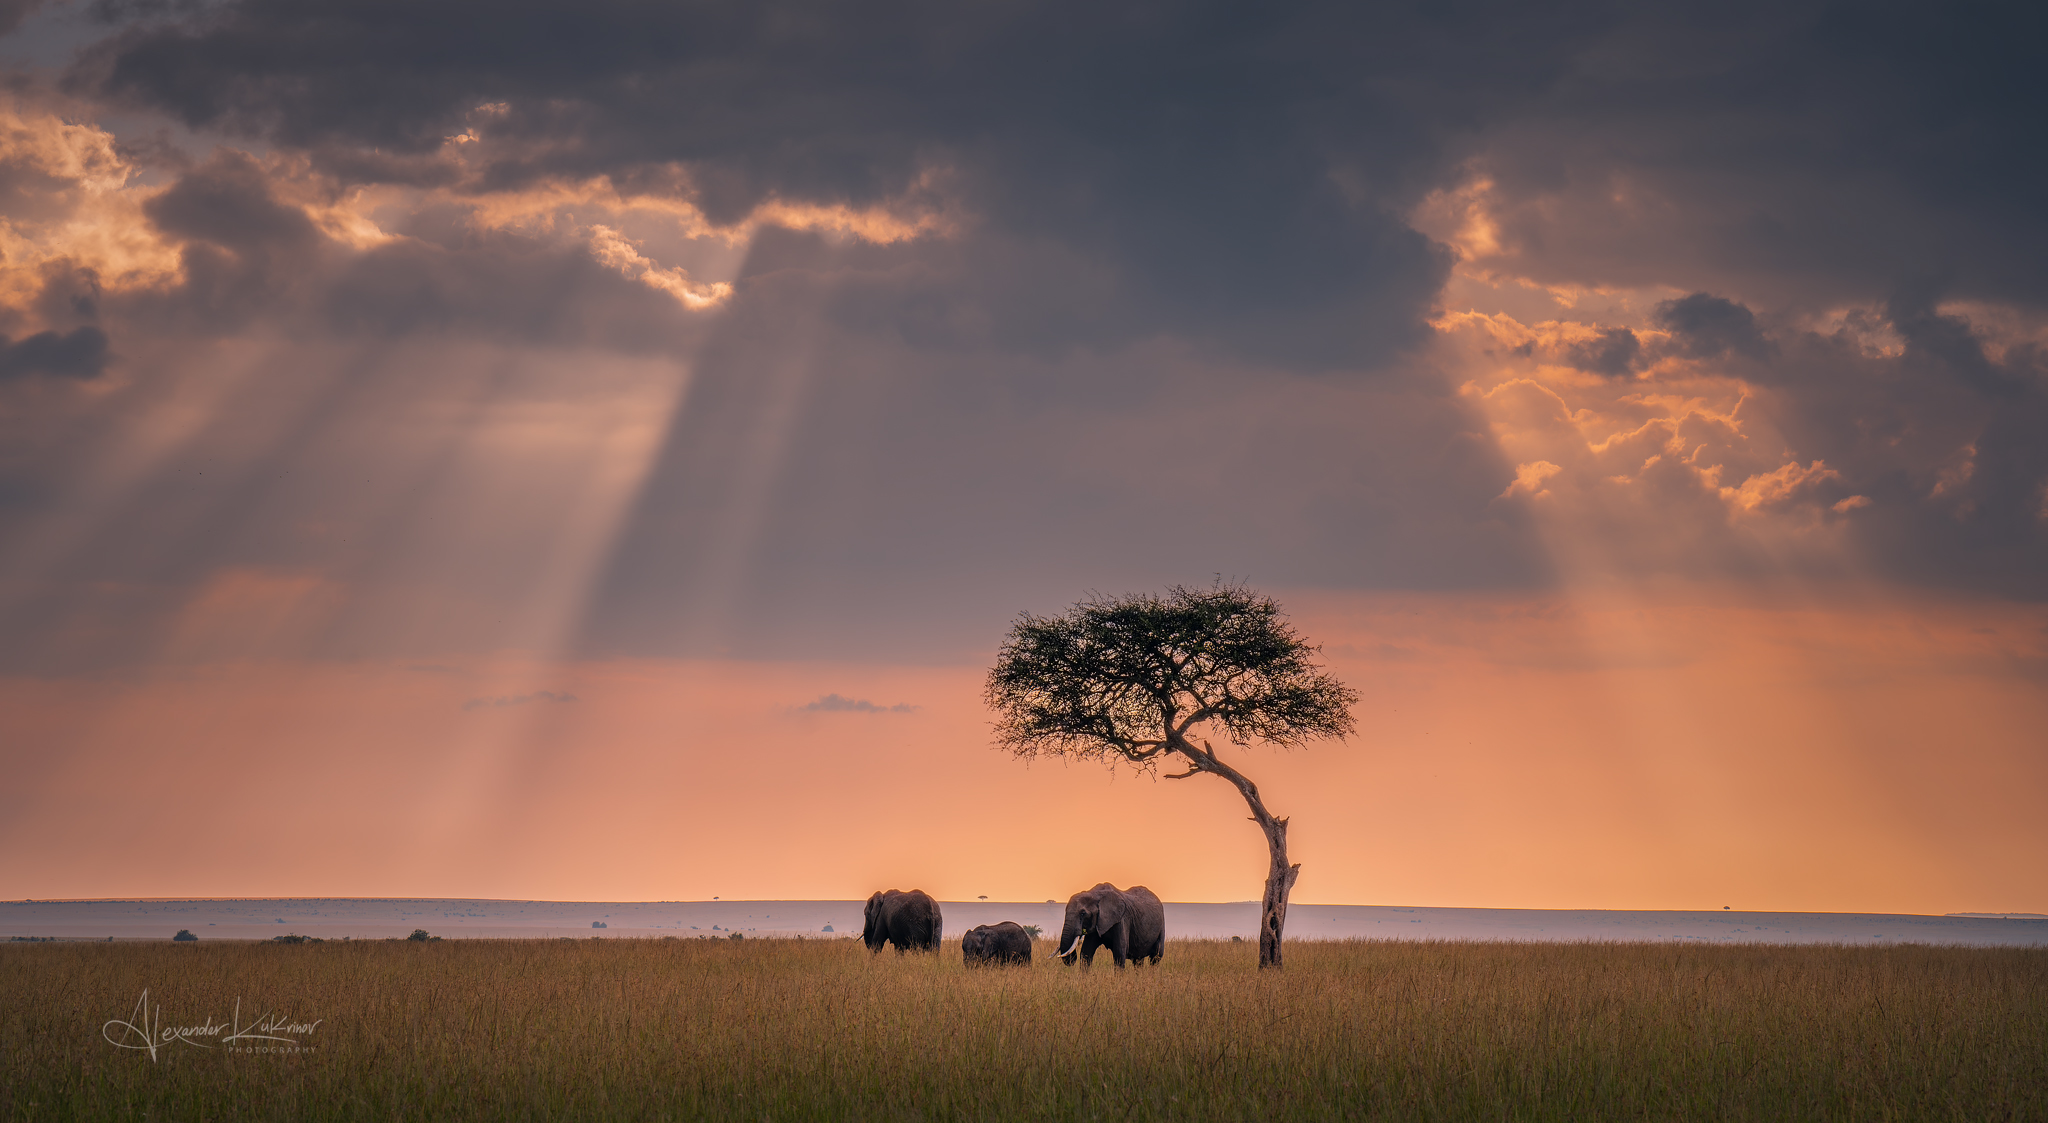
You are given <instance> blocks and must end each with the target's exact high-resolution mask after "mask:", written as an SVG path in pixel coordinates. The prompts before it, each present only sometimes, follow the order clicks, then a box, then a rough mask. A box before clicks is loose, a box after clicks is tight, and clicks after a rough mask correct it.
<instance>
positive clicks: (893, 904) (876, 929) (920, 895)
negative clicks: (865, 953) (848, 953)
mask: <svg viewBox="0 0 2048 1123" xmlns="http://www.w3.org/2000/svg"><path fill="white" fill-rule="evenodd" d="M944 928H945V917H944V916H943V915H941V914H940V912H939V903H938V902H937V901H934V900H932V897H931V894H929V893H927V892H925V891H924V890H922V889H912V890H911V891H910V892H908V893H905V892H903V891H902V890H900V889H891V890H888V891H887V892H882V893H876V894H875V895H874V896H872V897H869V898H868V907H867V925H866V927H864V928H862V929H861V933H860V938H861V940H862V941H863V942H865V943H866V944H867V945H868V950H869V951H873V952H879V951H881V950H882V945H884V944H895V945H896V954H897V955H902V954H903V953H904V952H906V951H937V950H939V933H940V932H941V931H943V930H944Z"/></svg>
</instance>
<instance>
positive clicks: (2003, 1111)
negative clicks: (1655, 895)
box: [0, 940, 2048, 1120]
mask: <svg viewBox="0 0 2048 1123" xmlns="http://www.w3.org/2000/svg"><path fill="white" fill-rule="evenodd" d="M1048 947H1049V945H1047V944H1044V943H1041V944H1040V948H1041V950H1044V949H1047V948H1048ZM1287 956H1288V966H1287V970H1286V972H1285V973H1284V974H1260V973H1259V972H1258V971H1256V970H1255V969H1254V964H1255V962H1256V949H1255V947H1254V946H1253V945H1250V944H1230V943H1215V942H1200V941H1176V942H1174V943H1173V944H1171V945H1170V947H1169V949H1168V953H1167V958H1166V961H1165V963H1164V964H1163V965H1162V966H1161V967H1160V968H1158V969H1156V970H1154V969H1145V970H1136V971H1126V972H1123V973H1118V972H1116V971H1114V970H1112V969H1110V968H1108V967H1107V966H1106V961H1105V962H1104V965H1100V966H1098V967H1097V968H1096V969H1095V970H1094V971H1093V972H1092V973H1087V974H1084V973H1082V972H1080V971H1078V970H1071V969H1066V968H1062V967H1060V966H1058V965H1057V964H1053V963H1047V962H1043V961H1041V962H1040V963H1038V964H1036V965H1034V966H1033V967H1031V968H1028V969H1014V970H1007V971H1005V970H986V971H968V970H965V969H963V967H962V966H961V964H960V961H959V944H958V942H957V941H949V942H948V943H947V945H946V948H945V952H944V954H942V955H940V956H938V957H936V958H934V957H929V956H927V957H915V956H913V957H908V958H898V957H897V956H896V955H894V954H884V955H882V956H880V957H873V958H871V957H870V956H869V955H868V954H867V952H866V951H865V950H863V949H862V948H861V947H860V946H859V944H858V943H856V942H853V941H843V940H842V941H824V940H812V941H782V940H747V941H725V940H718V941H709V940H687V941H653V940H648V941H642V940H578V941H510V940H506V941H498V940H465V941H446V942H441V943H433V944H421V943H396V942H383V941H375V942H350V943H324V944H309V945H302V946H283V945H274V944H229V943H202V944H200V945H197V946H173V945H170V944H129V945H121V944H111V945H110V944H98V945H94V944H56V945H36V946H20V945H17V946H13V947H4V948H0V1010H4V1015H0V1118H6V1119H103V1118H132V1119H142V1118H148V1119H159V1120H174V1119H192V1120H199V1119H224V1118H256V1119H262V1118H274V1119H294V1120H327V1119H376V1120H389V1119H407V1118H415V1119H470V1118H474V1119H527V1118H575V1119H632V1120H653V1119H697V1118H744V1119H749V1120H752V1119H764V1118H766V1119H1102V1120H1135V1119H1231V1120H1235V1119H1251V1118H1259V1119H1369V1118H1386V1119H1572V1120H1582V1119H1596V1118H1597V1119H1658V1120H1666V1119H1854V1120H1874V1119H1951V1118H1953V1119H1968V1120H1986V1119H2043V1118H2048V951H2044V950H2038V949H1988V950H1987V949H1959V948H1933V947H1914V946H1903V947H1886V948H1863V947H1854V948H1845V947H1836V948H1829V947H1797V948H1792V947H1758V946H1743V947H1729V946H1719V947H1706V946H1695V945H1674V944H1632V945H1623V944H1462V943H1459V944H1454V943H1392V942H1353V943H1298V944H1291V945H1289V947H1288V952H1287ZM144 988H147V989H148V991H149V995H150V999H151V1001H152V1002H160V1003H161V1004H162V1009H163V1016H164V1019H165V1022H166V1023H167V1024H186V1023H193V1022H199V1021H201V1020H202V1019H204V1018H207V1017H212V1018H214V1019H216V1020H223V1019H226V1018H227V1017H228V1016H229V1012H230V1011H231V1010H232V1008H233V1006H234V1003H235V1000H236V999H237V998H240V999H241V1000H242V1006H243V1011H244V1017H245V1020H246V1019H247V1018H248V1017H250V1016H253V1014H254V1013H255V1012H257V1011H258V1010H261V1009H269V1010H274V1011H279V1012H283V1013H287V1014H289V1015H290V1017H291V1018H292V1019H293V1020H300V1021H310V1020H311V1019H313V1018H321V1019H324V1020H323V1021H322V1022H321V1024H320V1026H319V1028H318V1029H317V1030H316V1031H314V1032H313V1033H312V1034H310V1035H307V1036H306V1040H307V1041H308V1042H309V1043H310V1044H311V1045H314V1046H317V1051H313V1052H307V1053H300V1054H282V1055H276V1054H256V1055H247V1054H226V1053H223V1052H221V1051H219V1050H213V1051H207V1050H200V1049H196V1048H191V1047H186V1046H177V1045H173V1046H171V1047H170V1048H168V1049H166V1050H163V1051H160V1052H159V1054H158V1060H157V1061H156V1062H154V1063H152V1062H151V1061H150V1059H149V1058H148V1057H147V1056H146V1055H144V1054H142V1053H139V1052H132V1051H124V1050H120V1049H116V1048H114V1047H113V1046H112V1045H109V1044H108V1043H107V1042H106V1041H105V1040H103V1039H102V1034H101V1027H102V1024H103V1023H105V1022H106V1021H107V1020H108V1019H112V1018H119V1019H124V1020H125V1019H127V1018H128V1017H129V1015H130V1012H131V1010H132V1009H133V1007H134V1005H135V1003H136V1000H137V998H138V996H139V995H140V994H141V992H142V991H143V990H144Z"/></svg>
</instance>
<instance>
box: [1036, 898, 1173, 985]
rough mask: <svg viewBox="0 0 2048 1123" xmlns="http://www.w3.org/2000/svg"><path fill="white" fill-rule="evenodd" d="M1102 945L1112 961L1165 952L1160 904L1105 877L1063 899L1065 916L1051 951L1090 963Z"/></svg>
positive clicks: (1069, 963) (1163, 908)
mask: <svg viewBox="0 0 2048 1123" xmlns="http://www.w3.org/2000/svg"><path fill="white" fill-rule="evenodd" d="M1101 947H1107V948H1108V949H1109V951H1110V954H1111V955H1113V956H1115V957H1116V965H1117V966H1118V967H1122V966H1123V965H1124V964H1125V962H1127V961H1129V962H1135V961H1138V960H1142V959H1150V960H1151V961H1152V962H1154V963H1157V962H1159V959H1160V957H1161V956H1163V955H1165V954H1166V906H1165V905H1164V904H1162V903H1160V900H1159V897H1158V895H1157V894H1155V893H1153V892H1152V891H1151V890H1150V889H1147V888H1145V887H1144V886H1142V885H1133V886H1131V887H1130V888H1129V889H1118V888H1117V887H1116V886H1114V885H1111V884H1110V883H1109V882H1107V881H1105V882H1103V883H1102V884H1100V885H1097V886H1096V887H1095V888H1093V889H1090V890H1087V891H1086V892H1082V893H1076V894H1074V895H1073V896H1071V897H1069V898H1067V919H1066V923H1065V924H1063V925H1062V926H1061V928H1060V950H1059V951H1057V952H1054V953H1053V954H1054V955H1055V956H1056V957H1058V958H1060V959H1062V960H1065V961H1066V964H1067V966H1069V967H1072V966H1073V965H1074V956H1075V955H1076V954H1077V953H1078V954H1079V955H1080V957H1081V960H1082V962H1084V963H1088V964H1091V965H1092V964H1093V963H1094V962H1095V949H1097V948H1101Z"/></svg>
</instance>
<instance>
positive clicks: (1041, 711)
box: [985, 582, 1358, 967]
mask: <svg viewBox="0 0 2048 1123" xmlns="http://www.w3.org/2000/svg"><path fill="white" fill-rule="evenodd" d="M1316 654H1317V648H1315V647H1314V646H1313V645H1311V644H1309V643H1308V642H1307V641H1306V640H1304V639H1303V638H1302V637H1301V635H1300V634H1299V633H1297V632H1296V631H1295V630H1294V629H1293V628H1292V627H1291V626H1289V625H1288V624H1287V623H1286V621H1285V620H1284V619H1283V618H1282V616H1281V612H1280V606H1279V605H1278V604H1276V603H1275V602H1274V601H1273V599H1272V598H1271V597H1267V596H1263V595H1261V594H1258V593H1255V592H1253V591H1251V590H1250V589H1247V588H1244V587H1243V586H1240V585H1234V584H1224V583H1221V582H1219V583H1217V584H1216V585H1213V586H1210V587H1208V588H1198V589H1190V588H1186V587H1183V586H1178V585H1176V586H1173V587H1171V588H1169V589H1168V590H1167V591H1166V594H1165V595H1163V596H1160V595H1154V594H1149V593H1143V594H1135V595H1130V596H1122V597H1095V598H1092V599H1089V600H1085V601H1082V602H1081V603H1079V604H1077V605H1075V606H1074V608H1073V610H1072V611H1071V612H1068V613H1067V614H1065V615H1063V616H1055V617H1042V616H1034V615H1031V614H1030V613H1025V614H1024V615H1022V616H1020V617H1019V618H1018V620H1017V623H1016V624H1015V625H1013V626H1012V627H1011V629H1010V634H1009V636H1008V637H1007V638H1006V639H1005V640H1004V641H1003V645H1002V647H1001V649H1000V650H999V651H998V652H997V654H996V664H995V667H994V668H993V669H992V670H990V671H989V676H988V685H987V689H986V693H985V698H986V700H987V702H988V704H989V706H990V707H991V708H993V709H994V710H995V711H996V713H997V715H998V717H997V720H996V724H995V729H996V740H997V743H998V744H999V745H1001V746H1002V747H1003V748H1006V749H1008V750H1010V751H1011V752H1013V753H1015V754H1016V755H1018V756H1020V757H1026V758H1029V757H1036V756H1041V755H1053V756H1062V757H1069V758H1080V759H1089V760H1102V761H1107V762H1109V763H1111V764H1115V763H1119V762H1128V763H1130V764H1133V765H1136V766H1137V767H1139V768H1141V769H1145V770H1154V769H1156V768H1157V767H1158V765H1159V764H1160V763H1161V762H1162V761H1163V760H1167V759H1169V758H1172V759H1173V760H1174V763H1175V764H1177V765H1181V766H1184V767H1185V768H1186V771H1184V772H1178V773H1170V774H1168V775H1167V778H1168V779H1171V780H1184V779H1186V778H1188V777H1189V776H1194V775H1198V774H1200V773H1204V772H1206V773H1210V774H1213V775H1216V776H1221V777H1222V778H1224V779H1225V780H1228V781H1229V782H1230V783H1231V784H1232V785H1234V786H1235V787H1236V788H1237V789H1238V791H1239V792H1240V793H1241V794H1242V795H1243V796H1244V798H1245V802H1246V803H1247V804H1248V805H1249V806H1250V807H1251V810H1252V818H1253V821H1255V822H1257V823H1258V824H1259V827H1260V829H1261V830H1262V831H1264V832H1265V835H1266V841H1267V846H1268V849H1269V851H1270V852H1271V857H1272V868H1271V871H1270V873H1269V875H1268V878H1267V882H1266V896H1265V902H1264V910H1263V915H1262V917H1261V923H1260V932H1259V964H1260V966H1262V967H1278V966H1279V965H1280V935H1281V930H1282V928H1284V926H1285V924H1286V916H1287V894H1288V892H1289V891H1290V890H1291V889H1292V888H1293V887H1294V881H1295V877H1296V876H1297V875H1298V874H1299V872H1300V869H1301V867H1300V866H1299V865H1290V864H1288V862H1287V820H1285V819H1279V818H1275V817H1274V816H1273V815H1271V814H1269V813H1268V812H1267V810H1266V807H1265V804H1264V803H1263V802H1262V801H1261V800H1260V798H1259V792H1258V787H1257V785H1255V784H1253V783H1252V782H1251V781H1250V780H1249V779H1247V778H1246V777H1245V776H1244V774H1243V773H1241V772H1239V771H1237V770H1236V769H1235V768H1233V767H1232V766H1231V765H1229V764H1228V763H1226V762H1225V761H1223V760H1222V759H1221V758H1220V757H1219V756H1218V755H1217V753H1216V751H1215V749H1214V748H1213V747H1212V746H1211V745H1210V743H1209V741H1208V740H1206V739H1203V740H1201V742H1200V744H1197V743H1196V738H1197V736H1198V731H1202V730H1211V731H1215V732H1218V733H1221V734H1222V736H1224V737H1225V738H1227V739H1228V740H1229V741H1231V742H1232V743H1234V744H1237V745H1240V746H1248V745H1251V744H1254V743H1261V744H1267V745H1279V746H1283V747H1292V746H1298V745H1302V744H1305V743H1306V742H1308V741H1310V740H1314V739H1317V738H1323V737H1335V738H1339V739H1342V738H1344V737H1345V736H1347V735H1348V734H1350V733H1351V732H1352V731H1353V730H1354V729H1355V728H1356V723H1355V721H1354V719H1353V718H1352V716H1351V706H1352V705H1353V704H1354V703H1356V702H1357V700H1358V694H1357V692H1356V691H1354V690H1352V689H1351V688H1349V687H1347V686H1345V685H1344V684H1343V683H1341V682H1339V681H1337V679H1336V678H1335V677H1333V676H1331V675H1330V674H1328V673H1327V672H1325V671H1324V670H1323V669H1322V667H1321V666H1319V665H1318V664H1317V663H1316V661H1315V655H1316Z"/></svg>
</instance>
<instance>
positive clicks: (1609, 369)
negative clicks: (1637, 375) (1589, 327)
mask: <svg viewBox="0 0 2048 1123" xmlns="http://www.w3.org/2000/svg"><path fill="white" fill-rule="evenodd" d="M1642 354H1643V344H1642V341H1641V340H1639V339H1637V338H1636V333H1635V332H1632V331H1630V330H1628V329H1627V328H1603V329H1601V331H1600V334H1598V335H1596V336H1594V337H1593V338H1592V339H1589V340H1586V341H1585V342H1583V343H1575V344H1573V345H1572V346H1571V347H1570V348H1569V349H1568V350H1567V351H1566V359H1567V361H1569V362H1570V363H1571V364H1572V365H1573V366H1575V367H1577V368H1579V369H1580V370H1583V371H1587V372H1589V373H1592V374H1604V375H1606V376H1607V377H1609V378H1622V377H1626V376H1627V375H1629V374H1631V373H1633V372H1634V371H1635V369H1636V360H1637V359H1639V358H1641V357H1642Z"/></svg>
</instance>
